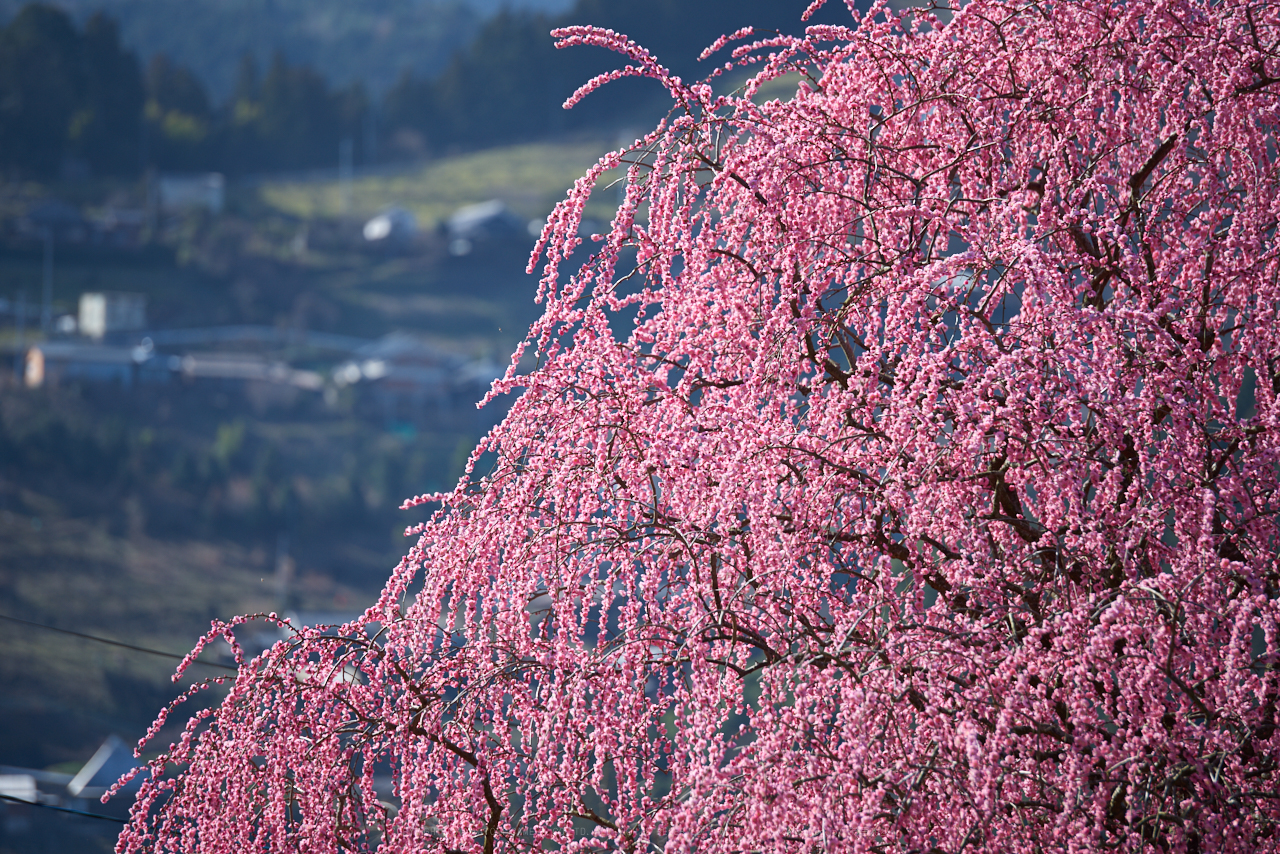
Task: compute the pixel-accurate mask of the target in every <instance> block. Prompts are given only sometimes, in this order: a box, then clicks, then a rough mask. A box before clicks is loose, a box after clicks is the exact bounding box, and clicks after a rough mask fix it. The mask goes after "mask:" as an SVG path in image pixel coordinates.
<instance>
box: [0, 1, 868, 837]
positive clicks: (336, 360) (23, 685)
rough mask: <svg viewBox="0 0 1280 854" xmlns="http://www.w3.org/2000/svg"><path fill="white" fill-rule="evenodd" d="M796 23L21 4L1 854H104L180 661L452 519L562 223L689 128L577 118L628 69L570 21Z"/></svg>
mask: <svg viewBox="0 0 1280 854" xmlns="http://www.w3.org/2000/svg"><path fill="white" fill-rule="evenodd" d="M806 5H807V0H696V2H694V0H576V2H573V0H504V1H503V2H500V0H182V1H181V2H175V0H62V2H56V3H22V2H15V0H0V852H6V854H7V852H36V851H41V852H43V851H50V852H52V851H80V850H84V851H103V852H105V851H109V850H111V847H112V843H113V840H114V836H115V834H116V832H118V829H119V823H118V821H116V820H113V818H112V817H116V818H118V817H119V816H122V815H123V814H124V813H125V812H126V811H127V805H128V800H129V798H128V797H127V796H125V797H124V798H120V799H117V800H116V801H114V802H112V803H111V804H109V805H106V806H104V805H102V804H100V803H98V801H97V797H98V796H100V795H101V793H102V792H103V791H104V787H105V786H107V785H109V784H110V783H111V782H112V781H113V780H114V779H115V777H116V776H118V775H119V773H120V772H121V771H123V770H125V769H127V768H129V767H131V766H132V765H133V764H134V760H133V758H132V755H131V752H130V751H131V749H132V746H133V745H134V743H136V741H137V739H138V738H139V737H140V736H141V735H142V734H143V733H144V732H145V731H146V728H147V726H148V725H149V724H150V722H151V720H152V719H153V718H154V716H155V714H156V712H157V711H158V710H159V709H160V708H161V707H162V706H163V705H164V704H165V703H167V702H168V701H170V700H171V699H172V698H173V697H174V696H176V694H177V692H178V691H179V690H180V686H175V685H173V684H172V683H171V682H170V680H169V678H168V677H169V674H170V673H172V671H173V667H174V665H175V664H176V661H175V660H174V658H172V656H175V655H177V656H180V655H182V654H184V653H185V652H186V651H187V650H189V649H190V648H191V646H192V644H193V643H194V641H195V640H196V639H197V638H198V637H199V636H200V635H201V634H202V633H203V632H205V631H206V630H207V629H208V627H209V623H210V620H213V619H224V618H229V617H231V616H233V615H235V614H239V613H252V612H266V611H277V612H280V613H287V614H290V615H292V617H293V618H294V619H295V620H297V621H298V622H301V623H307V624H314V623H318V622H341V621H343V620H345V619H348V618H350V617H352V616H354V615H355V614H357V613H358V612H360V611H361V610H363V608H364V607H365V606H366V605H367V604H369V603H370V602H371V601H372V599H373V598H374V597H375V596H376V594H377V592H378V590H379V589H380V587H381V584H382V583H383V581H384V580H385V578H386V576H387V573H388V572H389V570H390V568H391V567H393V566H394V565H395V564H396V562H397V561H398V559H399V557H400V556H401V555H402V554H403V552H404V551H405V549H406V548H407V543H406V540H405V538H404V529H405V527H406V526H408V525H412V524H415V523H417V522H419V521H421V520H422V519H423V518H425V516H426V513H425V512H424V511H422V510H419V511H414V512H407V511H402V510H400V509H398V508H399V505H400V503H401V501H402V500H403V499H404V498H406V497H408V496H411V495H416V494H420V493H423V492H427V491H433V490H444V489H449V488H450V487H452V486H453V485H454V484H455V483H456V482H457V480H458V477H459V476H460V475H461V473H462V467H463V464H464V463H465V461H466V459H467V456H468V454H469V452H470V450H471V449H472V447H474V445H475V443H476V441H477V440H478V439H479V438H480V437H481V436H482V435H483V434H484V432H485V431H486V430H488V429H489V428H490V427H491V426H492V425H493V424H494V423H495V422H496V421H497V420H498V419H500V418H501V416H502V414H503V412H504V411H505V408H506V406H507V405H508V403H509V402H507V401H501V400H500V401H497V402H495V403H493V404H491V405H490V406H488V407H486V408H485V409H483V410H479V411H478V410H477V409H476V406H475V403H476V401H477V400H478V399H479V398H480V397H481V396H482V395H483V394H484V393H485V391H487V389H488V388H489V383H490V382H491V381H492V379H493V378H494V377H496V376H498V375H499V374H500V373H501V372H502V371H503V370H504V369H505V367H506V365H507V363H508V361H509V357H510V353H511V352H512V350H513V348H514V346H515V344H516V342H517V341H518V340H520V339H521V338H522V337H523V333H524V330H525V329H526V328H527V326H528V324H529V322H530V321H531V320H532V319H533V318H534V317H535V316H536V312H537V307H536V306H535V305H534V303H533V300H532V297H533V292H534V287H535V282H536V277H529V276H526V275H525V274H524V272H523V270H524V266H525V263H526V261H527V259H528V253H529V250H530V248H531V246H532V243H533V239H534V236H535V235H536V234H537V233H538V231H539V230H540V228H541V226H542V222H543V218H544V217H545V216H546V215H547V214H548V213H549V212H550V210H551V208H552V206H553V205H554V204H555V202H556V201H557V200H558V199H560V198H561V197H562V195H563V194H564V192H565V190H566V188H567V187H568V186H570V184H572V182H573V181H574V179H575V178H577V177H578V176H579V175H580V174H582V173H583V172H584V171H585V170H586V169H587V168H588V167H589V166H590V165H591V164H592V163H594V162H595V160H596V159H597V158H598V157H599V156H600V155H601V154H603V153H604V152H605V151H607V150H608V149H610V148H612V147H614V146H616V145H618V144H619V143H620V142H623V141H630V140H631V139H634V138H635V137H636V136H637V135H639V134H641V133H643V132H644V131H645V130H647V129H648V128H650V127H652V125H653V124H654V122H655V121H656V120H657V119H658V118H659V117H661V116H662V115H663V114H664V113H665V112H666V111H667V109H668V108H669V102H668V100H667V98H666V96H665V93H664V92H663V90H662V89H661V87H659V86H658V85H657V84H655V83H653V82H651V81H636V80H624V81H620V82H618V83H614V84H610V86H609V87H608V89H607V90H606V92H604V93H601V94H596V95H593V96H591V97H588V98H587V100H586V101H585V102H583V103H582V104H581V105H580V106H579V107H577V108H576V109H574V110H573V111H570V112H566V111H564V110H563V109H561V104H562V102H563V101H564V99H565V98H566V97H567V96H568V95H569V94H570V93H571V92H572V91H573V90H574V89H575V88H576V87H577V86H578V85H579V84H581V83H582V82H584V81H586V80H588V79H589V78H590V77H592V76H593V75H595V74H597V73H599V72H601V71H604V70H606V69H608V68H613V67H617V66H618V65H620V64H621V62H620V61H619V60H618V58H617V57H616V56H614V55H611V54H609V53H607V52H605V51H603V50H599V49H595V48H574V49H571V50H567V51H556V50H555V49H554V47H553V40H552V39H551V37H550V36H549V35H548V32H549V30H551V29H552V28H553V27H554V26H559V25H565V24H571V23H573V24H578V23H590V24H597V25H601V26H606V27H611V28H613V29H615V30H619V31H622V32H625V33H627V34H629V35H630V36H632V37H633V38H635V39H636V40H637V41H639V42H640V43H642V44H644V45H646V46H647V47H649V48H650V49H652V50H653V51H654V52H655V53H656V54H657V55H658V57H659V58H660V59H662V60H663V61H664V62H666V63H667V64H668V65H670V66H672V67H673V68H674V69H675V71H676V72H677V73H679V74H681V75H683V76H684V77H685V78H686V79H692V78H696V77H701V76H703V75H705V74H706V73H707V72H708V71H709V70H710V69H709V67H707V64H705V63H704V64H701V65H700V64H699V63H698V62H697V61H696V58H697V55H698V54H699V52H700V51H701V50H702V48H703V47H705V46H706V45H707V44H709V43H710V42H711V41H713V40H714V39H715V38H716V37H717V36H718V35H720V34H721V33H724V32H731V31H733V30H735V29H737V28H739V27H741V26H744V25H747V24H752V25H754V26H756V27H757V28H764V29H783V30H786V31H790V32H798V31H799V30H800V29H801V27H802V24H801V23H800V14H801V12H802V11H803V9H804V7H805V6H806ZM823 20H824V21H834V22H843V21H847V20H848V13H847V12H846V11H845V9H844V7H843V4H842V3H840V2H832V3H831V4H830V8H828V9H827V10H825V11H824V13H823ZM726 58H727V57H726V56H720V57H718V59H719V60H720V61H724V59H726ZM742 79H744V78H743V76H742V75H738V76H736V77H734V76H731V77H729V78H727V80H726V81H725V83H724V85H725V86H726V87H727V88H731V87H732V86H734V85H737V84H738V83H740V82H741V81H742ZM790 91H794V83H791V84H790ZM787 92H788V85H787V84H780V85H778V86H775V87H774V88H773V89H772V90H770V91H767V92H765V93H764V95H763V96H762V97H776V96H781V97H785V96H786V94H787ZM614 177H616V176H606V178H605V179H604V180H603V181H602V184H607V183H609V182H610V181H612V180H613V178H614ZM617 201H618V192H617V190H616V189H606V188H604V187H603V186H602V187H601V188H599V192H598V193H597V195H596V196H595V197H594V199H593V201H592V204H591V205H590V206H589V208H588V210H587V217H588V222H587V223H585V224H584V229H585V230H587V231H598V230H602V228H603V227H604V225H605V224H606V223H607V222H608V220H609V219H610V217H611V216H612V213H613V207H614V205H616V203H617ZM238 636H239V637H240V639H241V640H242V641H243V642H244V644H245V646H246V648H247V651H248V652H249V653H250V654H252V653H256V652H257V651H259V650H261V649H262V648H264V647H265V646H266V645H268V644H270V643H271V642H272V641H273V640H275V639H277V638H278V637H279V634H278V631H277V630H276V629H275V628H274V626H270V625H268V624H266V623H263V622H257V623H253V624H250V625H249V626H246V627H245V628H244V629H242V630H241V631H240V632H239V635H238ZM167 656H168V657H167ZM202 661H204V662H207V663H205V664H199V665H197V666H195V668H193V671H192V672H191V674H190V675H191V676H194V677H195V678H205V677H211V676H216V675H218V674H219V673H225V672H227V671H226V670H225V667H226V666H227V665H228V664H229V663H230V661H231V658H230V649H229V648H227V647H225V646H223V647H220V648H214V649H212V650H210V651H207V652H206V653H205V654H204V655H203V656H202ZM190 681H191V680H190V678H188V679H187V680H186V681H185V682H184V684H190ZM217 696H218V691H217V690H216V689H214V690H211V691H209V692H206V697H207V698H208V700H207V701H206V702H213V701H216V698H217ZM177 717H178V720H179V724H178V726H180V724H181V721H185V719H186V716H185V715H179V716H177ZM175 734H176V729H174V727H170V728H168V729H166V730H165V731H164V732H163V733H161V735H160V737H159V738H158V739H157V741H156V742H155V746H156V747H160V746H163V745H167V744H168V743H169V742H170V741H172V740H173V738H174V736H175ZM104 816H105V818H103V817H104Z"/></svg>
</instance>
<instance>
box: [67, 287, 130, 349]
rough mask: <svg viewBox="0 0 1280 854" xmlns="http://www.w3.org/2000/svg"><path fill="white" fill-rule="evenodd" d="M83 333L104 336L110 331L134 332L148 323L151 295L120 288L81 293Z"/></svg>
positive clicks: (80, 325) (81, 324) (80, 318)
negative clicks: (131, 292)
mask: <svg viewBox="0 0 1280 854" xmlns="http://www.w3.org/2000/svg"><path fill="white" fill-rule="evenodd" d="M78 321H79V327H80V334H81V335H87V336H89V337H90V338H101V337H103V336H104V335H106V334H107V333H108V332H133V331H136V330H139V329H143V328H145V327H146V325H147V298H146V297H145V296H143V295H142V294H126V293H117V292H111V291H108V292H105V293H83V294H81V295H80V315H79V318H78Z"/></svg>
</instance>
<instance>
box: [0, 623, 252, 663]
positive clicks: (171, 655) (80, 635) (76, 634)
mask: <svg viewBox="0 0 1280 854" xmlns="http://www.w3.org/2000/svg"><path fill="white" fill-rule="evenodd" d="M0 620H8V621H9V622H11V623H21V624H22V625H24V626H32V627H34V628H37V629H45V630H47V631H50V632H59V633H60V634H64V635H71V636H73V637H77V638H83V639H85V640H91V641H94V642H96V643H105V644H109V645H111V646H118V647H121V648H123V649H131V650H133V651H134V652H145V653H147V654H148V655H159V656H162V657H163V658H173V659H176V660H178V661H182V660H183V659H184V658H186V656H185V655H178V654H176V653H172V652H163V651H161V650H158V649H148V648H147V647H145V646H134V645H133V644H131V643H123V642H121V641H115V640H111V639H109V638H100V637H98V636H96V635H86V634H85V633H84V632H73V631H72V630H71V629H60V628H58V627H56V626H46V625H45V624H44V623H33V622H31V621H30V620H23V619H19V618H18V617H10V616H9V615H8V614H0ZM192 663H193V664H203V665H204V666H205V667H220V668H222V669H223V670H237V669H238V668H236V667H235V666H233V665H230V664H220V663H218V662H216V661H201V660H200V659H198V658H197V659H196V660H195V661H194V662H192Z"/></svg>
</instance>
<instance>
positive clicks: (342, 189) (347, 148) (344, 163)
mask: <svg viewBox="0 0 1280 854" xmlns="http://www.w3.org/2000/svg"><path fill="white" fill-rule="evenodd" d="M352 148H353V146H352V144H351V137H349V136H346V137H343V138H342V142H340V143H338V195H339V204H340V205H341V208H342V215H343V216H344V217H345V216H350V215H351V157H352Z"/></svg>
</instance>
